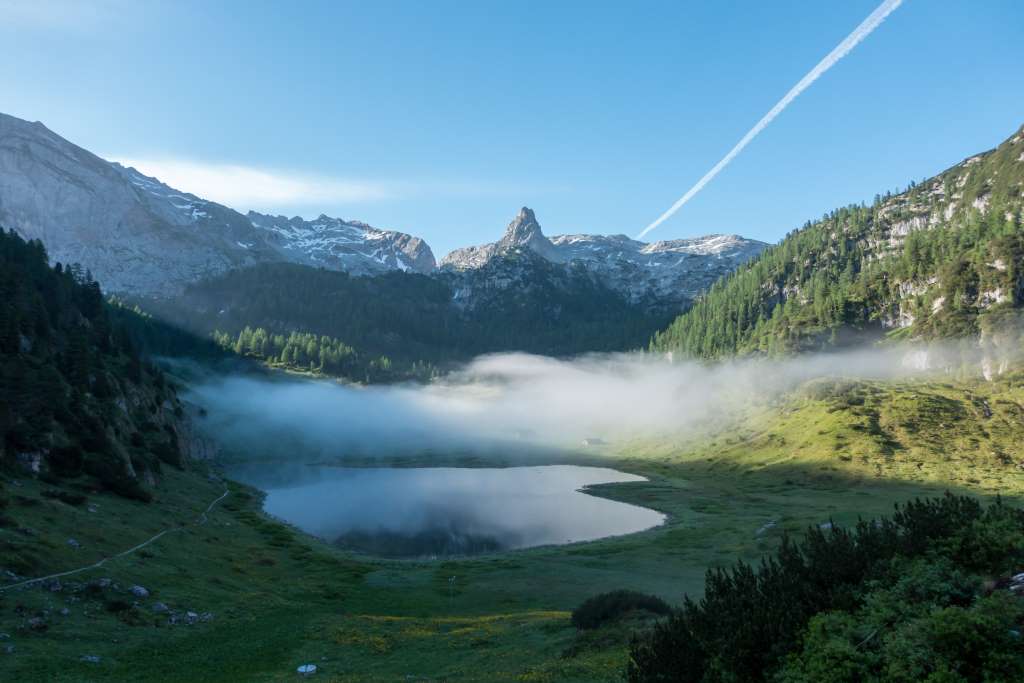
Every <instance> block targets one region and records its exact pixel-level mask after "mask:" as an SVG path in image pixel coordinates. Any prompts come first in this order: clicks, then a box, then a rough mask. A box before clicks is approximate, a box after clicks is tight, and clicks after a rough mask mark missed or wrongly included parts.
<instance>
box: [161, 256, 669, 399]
mask: <svg viewBox="0 0 1024 683" xmlns="http://www.w3.org/2000/svg"><path fill="white" fill-rule="evenodd" d="M506 275H507V276H508V278H519V279H518V280H517V281H516V283H515V284H514V285H513V286H508V287H503V288H489V287H485V286H483V285H481V289H480V290H479V291H478V294H479V300H480V302H481V303H480V305H477V306H475V307H473V308H472V309H466V308H463V307H461V306H460V305H458V304H457V303H456V302H455V300H454V299H455V296H454V293H455V290H456V289H457V288H460V287H462V286H463V284H464V282H463V281H461V280H459V279H458V278H459V277H461V276H457V275H455V274H446V275H441V276H438V277H427V276H425V275H418V274H414V273H402V272H392V273H387V274H384V275H379V276H375V277H352V276H349V275H348V274H347V273H342V272H336V271H328V270H323V269H316V268H310V267H306V266H298V265H292V264H268V265H261V266H256V267H253V268H247V269H243V270H237V271H232V272H229V273H226V274H224V275H221V276H218V277H216V278H213V279H210V280H206V281H203V282H199V283H196V284H194V285H192V286H190V287H189V288H188V290H187V291H186V293H185V295H184V296H182V297H181V298H180V299H177V300H174V301H159V302H154V301H149V302H145V303H144V305H145V306H146V308H147V309H148V310H150V311H151V312H152V313H153V314H154V315H157V316H160V317H162V318H164V319H166V320H169V321H173V322H174V323H176V324H180V325H182V326H184V327H186V328H187V329H190V330H191V331H193V332H194V333H197V334H202V335H207V336H208V335H211V334H213V333H214V332H218V340H219V341H220V342H221V344H222V346H230V345H231V343H233V344H234V348H235V349H236V350H240V351H241V352H242V353H249V354H252V355H256V356H261V357H265V358H270V357H271V356H274V357H276V358H277V361H278V362H282V361H280V358H281V355H282V354H283V353H285V347H286V346H290V347H291V348H292V349H294V350H297V351H298V354H297V355H298V359H296V358H295V356H294V355H293V353H292V352H291V351H289V352H288V354H287V358H286V359H285V360H284V361H283V363H284V364H286V365H289V366H292V367H298V368H302V369H310V368H312V369H320V367H321V365H323V366H324V368H325V370H324V371H329V372H331V373H332V374H340V375H343V376H347V377H352V378H354V379H358V380H362V379H364V378H365V375H367V374H369V375H370V376H371V379H373V378H374V376H375V375H377V376H380V377H381V378H382V379H389V378H403V377H410V376H411V377H418V376H429V375H430V374H432V373H433V372H434V371H435V370H434V366H438V365H441V364H444V363H447V362H452V361H462V360H465V359H467V358H470V357H472V356H475V355H478V354H481V353H487V352H494V351H528V352H534V353H545V354H552V355H569V354H576V353H581V352H586V351H616V350H624V349H629V348H636V347H639V346H641V345H642V344H644V343H645V341H646V340H647V339H648V338H649V337H650V335H651V334H652V333H653V332H654V331H655V330H657V329H658V328H660V327H662V326H663V325H664V324H665V323H667V322H668V319H669V318H668V317H667V316H666V315H664V314H662V313H651V312H648V311H647V310H646V309H644V308H642V307H640V306H634V305H631V304H628V303H627V302H626V301H624V300H623V299H622V298H621V297H620V296H618V295H617V294H615V293H614V292H612V291H611V290H608V289H607V288H605V287H604V286H602V285H600V284H599V283H597V282H596V281H594V280H593V278H592V277H590V275H589V274H587V273H586V272H585V271H584V270H582V269H565V268H563V267H561V266H557V265H554V264H551V263H548V262H547V261H545V260H544V259H541V258H540V257H537V256H533V255H532V254H528V253H513V254H509V255H506V256H505V257H502V258H498V259H494V261H493V262H492V263H491V264H488V265H487V266H486V267H485V268H484V269H481V270H480V271H479V272H477V273H476V274H473V275H471V276H467V277H472V278H474V280H473V282H477V283H483V282H486V281H489V279H492V278H497V279H502V278H504V277H505V276H506ZM246 328H248V330H249V332H248V333H246ZM260 330H262V331H263V332H260ZM256 334H259V337H260V339H259V344H256V345H255V346H258V348H254V343H253V341H254V340H253V339H252V336H253V335H256ZM295 334H298V335H301V336H302V337H303V340H304V341H305V343H306V344H308V342H309V341H310V340H312V341H314V342H315V345H316V346H317V347H318V348H316V349H314V353H312V354H311V353H308V352H307V349H305V348H304V346H300V345H298V344H295V343H294V342H293V340H292V337H293V335H295ZM278 342H279V343H278ZM324 346H327V347H328V356H334V357H333V358H331V357H328V358H326V359H325V361H324V362H322V361H321V359H320V357H319V356H320V354H321V353H323V350H322V349H323V347H324ZM384 359H387V360H386V363H387V364H388V366H389V368H388V371H387V372H384V371H382V370H381V367H380V366H381V364H382V363H384V362H385V361H384ZM373 364H376V365H377V367H372V366H373ZM328 368H334V369H328Z"/></svg>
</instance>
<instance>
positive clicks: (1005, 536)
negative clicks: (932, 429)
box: [628, 494, 1024, 683]
mask: <svg viewBox="0 0 1024 683" xmlns="http://www.w3.org/2000/svg"><path fill="white" fill-rule="evenodd" d="M1022 568H1024V511H1021V510H1018V509H1016V508H1012V507H1010V506H1007V505H1004V504H1002V503H1001V502H999V501H997V502H996V503H994V504H992V505H990V506H988V507H983V506H982V505H981V504H980V503H979V502H978V501H977V500H974V499H972V498H967V497H961V496H953V495H949V494H947V495H946V496H945V497H943V498H940V499H933V500H924V501H920V500H915V501H914V502H911V503H907V504H906V505H903V506H897V508H896V511H895V513H894V514H893V515H892V517H891V518H888V519H882V520H878V521H873V522H865V521H862V522H860V523H859V524H858V525H857V526H856V528H854V529H852V530H846V529H842V528H838V527H833V528H831V529H827V530H825V529H819V528H812V529H810V530H809V531H808V533H807V535H806V537H805V538H804V539H803V540H802V541H801V542H799V543H794V542H791V541H790V540H788V539H784V541H783V544H782V547H781V548H780V549H779V550H778V551H777V552H776V553H775V554H774V556H772V557H768V558H766V559H764V560H763V561H762V563H761V565H760V566H759V567H753V566H751V565H748V564H745V563H742V562H741V563H738V564H737V565H736V566H735V567H733V568H732V569H728V570H725V569H716V570H712V571H709V572H708V575H707V581H706V587H705V595H704V597H703V598H702V599H701V600H700V601H699V602H695V601H693V600H691V599H689V598H687V599H686V600H685V601H684V604H683V607H682V609H680V610H678V611H675V612H673V613H672V615H671V616H670V618H669V619H668V620H667V621H665V622H663V623H660V624H657V625H656V626H655V627H654V629H653V630H652V631H651V632H650V633H649V634H646V635H641V636H639V637H637V638H636V639H634V642H633V645H632V646H631V650H630V663H629V670H628V677H629V680H630V681H633V682H635V683H641V682H644V683H646V682H652V681H679V682H682V683H686V682H691V681H692V682H694V683H696V682H698V681H700V682H702V683H712V682H716V681H779V682H785V683H796V682H797V681H834V682H839V681H851V682H852V681H911V680H915V681H920V680H924V681H936V682H937V681H944V682H946V681H974V680H986V681H1001V680H1024V644H1022V640H1021V633H1022V629H1021V624H1022V622H1024V600H1022V598H1020V597H1017V596H1016V595H1014V594H1012V593H1011V592H1009V591H1005V590H995V591H992V590H991V589H987V588H986V584H985V579H988V578H992V577H1005V576H1007V575H1011V574H1014V573H1016V572H1019V571H1020V570H1021V569H1022ZM970 634H980V635H976V636H970Z"/></svg>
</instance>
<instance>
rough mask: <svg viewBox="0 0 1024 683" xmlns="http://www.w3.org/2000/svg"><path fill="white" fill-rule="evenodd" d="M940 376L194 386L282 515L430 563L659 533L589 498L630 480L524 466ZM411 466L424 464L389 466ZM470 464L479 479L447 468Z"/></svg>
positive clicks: (903, 358) (548, 369) (843, 360)
mask: <svg viewBox="0 0 1024 683" xmlns="http://www.w3.org/2000/svg"><path fill="white" fill-rule="evenodd" d="M926 360H927V359H926ZM929 364H930V363H929V362H922V359H921V356H920V354H919V353H918V354H917V355H914V354H908V353H907V351H906V349H900V348H889V349H887V350H879V349H870V350H862V351H847V352H843V353H833V354H820V355H804V356H799V357H794V358H790V359H785V360H764V359H761V360H737V361H731V362H726V363H717V364H701V363H696V362H689V361H688V362H675V363H674V362H672V361H671V359H670V358H667V357H665V356H652V355H641V354H617V355H601V356H588V357H583V358H577V359H574V360H558V359H552V358H546V357H539V356H531V355H526V354H500V355H492V356H484V357H481V358H478V359H476V360H475V361H473V362H472V363H469V364H468V365H466V366H465V367H464V368H463V369H461V370H460V371H458V372H455V373H453V374H451V375H449V376H447V377H446V378H444V379H442V380H439V381H436V382H434V383H431V384H428V385H413V384H408V385H398V386H368V387H362V386H352V385H345V384H341V383H338V382H335V381H329V380H311V379H297V378H294V377H290V376H284V375H272V376H270V377H253V376H243V375H232V376H223V375H222V376H215V377H209V378H207V379H205V380H202V381H196V382H194V383H193V385H192V388H191V390H190V393H189V396H188V398H189V399H191V400H192V401H193V402H195V403H197V404H199V405H201V406H203V407H204V408H205V409H206V411H207V417H205V418H203V419H202V420H201V424H202V428H203V429H205V430H206V431H207V432H208V433H210V434H211V435H213V436H215V437H216V438H217V440H218V441H219V442H220V443H221V444H222V445H223V446H225V449H226V451H227V454H228V456H229V458H230V459H231V460H232V461H233V462H234V463H235V464H234V465H233V466H232V469H231V471H230V472H229V474H230V475H231V476H233V477H234V478H237V479H240V480H242V481H245V482H248V483H251V484H253V485H255V486H258V487H259V488H261V489H263V490H265V491H267V492H268V495H267V498H266V501H265V506H266V510H267V511H268V512H269V513H270V514H273V515H276V516H278V517H280V518H282V519H284V520H286V521H288V522H291V523H293V524H295V525H296V526H298V527H299V528H301V529H303V530H305V531H307V532H309V533H312V534H315V535H317V536H320V537H322V538H324V539H327V540H328V541H331V542H335V543H338V544H339V545H341V546H343V547H346V548H351V549H354V550H359V551H363V552H368V553H371V554H375V555H382V556H399V557H410V556H412V557H430V556H447V555H464V554H474V553H479V552H489V551H496V550H505V549H512V548H523V547H528V546H535V545H544V544H551V543H565V542H568V541H571V540H576V541H579V540H587V539H594V538H599V537H603V536H610V535H617V534H622V533H628V532H632V531H638V530H641V529H645V528H649V527H651V526H654V525H657V524H660V523H661V522H662V521H663V519H662V516H661V515H660V514H659V513H657V512H655V511H652V510H646V509H643V508H639V507H635V506H629V505H624V504H622V503H617V502H614V501H610V500H606V499H601V498H597V497H595V496H590V495H586V494H583V493H579V492H578V491H577V489H579V488H580V487H583V486H587V485H590V484H594V483H599V482H617V481H629V480H633V479H637V478H636V477H633V476H632V475H628V474H623V473H620V472H615V471H614V470H608V469H601V468H592V467H576V466H571V465H561V466H555V467H526V466H523V465H530V464H533V465H541V464H543V465H549V464H551V463H559V462H561V463H570V462H572V457H574V456H573V454H574V453H575V454H578V453H579V452H580V451H585V450H586V448H584V446H582V445H581V444H582V442H583V441H584V440H586V441H587V442H589V443H593V442H598V443H603V444H606V445H604V446H602V447H600V448H599V449H597V450H598V451H602V452H605V453H612V454H613V453H614V452H615V448H616V444H617V443H619V442H621V441H622V440H625V439H629V438H634V437H656V436H659V435H667V436H670V437H675V436H682V435H685V434H686V432H687V431H688V430H692V429H693V428H695V427H698V426H700V425H702V424H704V423H705V422H707V421H708V420H711V419H715V418H719V417H723V416H726V417H728V415H729V413H730V411H735V410H737V409H741V408H743V407H745V406H749V405H751V403H752V402H755V403H756V402H763V401H770V400H772V399H774V398H776V397H778V396H780V395H782V394H783V393H784V392H786V391H789V390H791V389H793V388H794V387H795V386H797V385H798V384H800V383H802V382H805V381H807V380H810V379H813V378H817V377H821V376H843V377H848V378H861V379H886V378H895V377H902V376H910V375H915V374H920V373H921V370H920V368H921V367H922V366H928V365H929ZM410 456H415V458H416V460H415V463H416V464H417V465H424V466H425V467H419V468H393V467H389V466H388V465H390V464H394V463H393V461H392V459H394V458H402V457H410ZM459 456H468V457H470V458H472V464H473V465H475V466H476V467H474V468H453V467H437V465H451V464H452V463H453V462H455V463H458V462H460V460H459ZM375 463H379V466H374V465H375ZM510 464H512V465H519V466H517V467H504V468H502V466H505V465H510ZM351 465H359V466H360V467H355V468H354V467H351ZM368 465H370V467H367V466H368ZM432 465H433V467H431V466H432ZM488 465H498V466H499V467H488Z"/></svg>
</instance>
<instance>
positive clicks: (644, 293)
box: [440, 207, 768, 307]
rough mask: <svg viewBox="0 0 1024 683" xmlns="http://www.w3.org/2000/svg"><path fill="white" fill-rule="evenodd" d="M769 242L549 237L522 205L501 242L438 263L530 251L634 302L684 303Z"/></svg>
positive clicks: (465, 264) (461, 263)
mask: <svg viewBox="0 0 1024 683" xmlns="http://www.w3.org/2000/svg"><path fill="white" fill-rule="evenodd" d="M767 246H768V245H767V244H765V243H764V242H758V241H756V240H749V239H745V238H743V237H739V236H738V235H707V236H705V237H697V238H693V239H680V240H669V241H662V242H654V243H651V244H648V243H646V242H640V241H637V240H634V239H630V238H629V237H626V236H625V235H557V236H555V237H552V238H550V239H549V238H548V237H546V236H545V235H544V234H543V232H542V231H541V228H540V225H539V224H538V223H537V219H536V216H535V215H534V213H533V211H531V210H530V209H528V208H526V207H523V208H522V209H521V210H520V211H519V214H518V215H517V216H516V217H515V219H514V220H513V221H512V222H511V223H509V225H508V227H507V228H506V230H505V235H504V236H503V237H502V238H501V239H500V240H499V241H497V242H493V243H491V244H484V245H481V246H477V247H467V248H465V249H456V250H455V251H453V252H452V253H450V254H448V255H447V256H445V257H444V258H443V259H441V264H440V265H441V268H442V269H445V270H449V271H456V272H459V271H468V270H474V269H479V268H482V267H483V266H485V265H486V264H488V263H489V262H491V260H492V259H495V258H498V257H501V256H505V255H508V254H510V253H512V252H514V251H516V250H519V249H529V250H530V251H532V252H534V253H536V254H538V255H540V256H542V257H543V258H545V259H546V260H548V261H551V262H553V263H564V264H574V265H580V266H583V267H584V268H586V269H587V270H588V271H590V272H591V273H592V274H593V275H594V276H595V277H596V278H597V279H599V280H600V281H602V282H603V283H604V284H605V285H607V286H608V287H609V288H610V289H612V290H614V291H616V292H618V293H620V294H621V295H622V296H623V297H625V298H626V299H627V300H628V301H630V302H631V303H644V302H657V303H658V304H660V305H667V306H676V307H681V306H684V305H686V304H687V303H688V302H689V301H691V300H693V298H694V297H696V296H697V295H698V294H699V293H700V292H701V291H703V290H704V289H705V288H707V287H708V286H709V285H710V284H711V283H712V282H714V281H715V280H716V279H717V278H718V277H720V276H722V275H724V274H726V273H728V272H730V271H731V270H733V269H735V268H736V267H737V266H738V265H740V264H741V263H743V262H744V261H746V260H748V259H750V258H753V257H754V256H756V255H757V254H759V253H761V251H762V250H763V249H764V248H765V247H767Z"/></svg>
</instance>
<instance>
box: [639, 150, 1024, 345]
mask: <svg viewBox="0 0 1024 683" xmlns="http://www.w3.org/2000/svg"><path fill="white" fill-rule="evenodd" d="M1013 140H1017V141H1016V142H1014V141H1013ZM1022 153H1024V144H1022V143H1021V142H1020V135H1018V136H1016V137H1015V138H1014V139H1011V140H1009V141H1007V142H1005V143H1004V144H1003V145H1001V146H1000V147H999V148H998V149H996V150H993V151H991V152H988V153H986V154H984V155H981V156H979V157H977V161H976V162H973V163H970V164H962V165H959V166H956V167H954V168H953V169H950V170H949V171H947V172H945V173H943V174H942V175H940V176H938V177H937V178H934V179H932V180H929V181H926V182H924V183H921V184H918V185H913V184H912V185H911V187H910V188H908V189H907V191H906V192H904V193H903V194H900V195H895V196H893V195H886V196H885V197H879V198H877V199H876V201H875V203H874V204H873V205H872V206H870V207H867V206H863V205H861V206H849V207H846V208H843V209H838V210H836V211H832V212H831V213H829V214H827V215H826V216H824V217H823V218H822V219H821V220H819V221H816V222H813V223H810V222H809V223H807V224H806V225H805V226H804V227H803V228H801V229H800V230H797V231H795V232H792V233H790V234H789V235H787V236H786V238H785V239H784V240H782V242H781V243H780V244H778V245H777V246H774V247H771V248H769V249H767V250H765V251H764V252H763V253H761V254H760V255H759V256H758V257H757V258H755V259H753V260H752V261H750V262H749V263H747V264H746V265H744V266H742V267H740V268H739V269H738V270H737V271H736V272H734V273H733V274H731V275H729V276H727V277H725V278H722V279H721V280H719V281H718V282H716V283H715V284H714V285H713V286H712V287H711V289H710V291H708V292H707V293H706V294H705V295H704V296H703V297H701V298H700V299H699V300H698V301H697V302H696V303H695V304H694V306H693V308H691V309H690V310H689V311H688V312H686V313H684V314H683V315H681V316H680V317H678V318H677V319H676V320H675V321H674V322H673V323H672V324H671V325H669V327H668V328H666V329H665V330H664V331H662V332H659V333H658V334H656V335H655V336H654V338H653V339H652V341H651V348H652V349H653V350H657V351H675V352H681V353H683V354H686V355H689V356H695V357H701V358H715V357H720V356H725V355H731V354H736V353H741V354H743V353H778V352H784V351H800V350H805V349H818V348H822V347H826V346H836V345H843V344H850V343H856V342H860V341H863V340H866V339H877V338H879V337H880V336H882V335H883V334H884V333H885V330H886V326H887V325H892V324H893V321H894V320H895V319H896V318H898V317H900V315H901V314H902V316H903V317H904V318H906V316H907V315H910V316H913V325H912V326H911V327H910V328H909V329H905V330H902V333H903V334H908V333H909V334H911V335H913V336H919V337H922V338H925V339H934V338H949V337H977V336H979V335H980V336H982V338H983V341H986V342H987V343H992V344H995V345H997V346H1015V345H1019V339H1018V338H1017V335H1019V332H1020V329H1021V328H1020V308H1021V306H1022V305H1024V269H1022V268H1021V263H1022V256H1024V228H1022V222H1021V221H1022V218H1021V216H1022V209H1024V199H1022V196H1021V191H1020V186H1021V184H1022V181H1024V164H1021V163H1020V162H1019V161H1018V157H1019V156H1020V155H1021V154H1022ZM982 209H984V211H982ZM933 218H934V219H936V220H937V223H935V224H931V223H930V221H932V219H933ZM908 230H909V232H907V231H908ZM904 233H906V234H905V235H904ZM996 293H999V296H1001V297H1002V301H1001V302H1000V303H995V301H994V297H995V296H996ZM1000 335H1002V337H1003V338H1002V339H1000ZM1007 335H1009V336H1011V337H1014V339H1006V338H1005V337H1006V336H1007Z"/></svg>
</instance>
